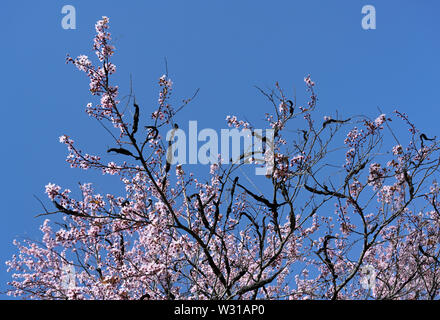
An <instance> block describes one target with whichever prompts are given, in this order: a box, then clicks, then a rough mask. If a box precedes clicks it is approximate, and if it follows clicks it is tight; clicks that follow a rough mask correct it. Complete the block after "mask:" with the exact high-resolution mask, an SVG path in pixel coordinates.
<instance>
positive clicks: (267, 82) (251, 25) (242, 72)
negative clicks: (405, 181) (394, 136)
mask: <svg viewBox="0 0 440 320" xmlns="http://www.w3.org/2000/svg"><path fill="white" fill-rule="evenodd" d="M67 4H70V5H73V6H75V8H76V14H77V21H76V23H77V29H76V30H64V29H62V28H61V19H62V17H63V15H62V14H61V8H62V6H63V5H67ZM366 4H372V5H374V6H375V7H376V11H377V29H376V30H369V31H365V30H363V29H362V28H361V19H362V13H361V9H362V6H364V5H366ZM439 12H440V2H439V1H438V0H386V1H383V0H382V1H374V0H334V1H329V0H321V1H317V0H313V1H312V0H301V1H300V0H289V1H287V0H286V1H277V0H275V1H267V0H266V1H258V0H252V1H250V0H240V1H237V0H235V1H225V0H222V1H219V0H218V1H203V0H198V1H195V0H186V1H181V0H175V1H160V2H159V1H140V0H137V1H134V0H133V1H108V0H107V1H72V0H69V1H67V0H66V1H20V0H17V1H1V4H0V35H1V40H0V41H1V51H0V57H1V78H0V84H1V85H0V88H1V97H2V103H1V105H2V107H1V112H2V125H1V126H0V130H1V136H2V141H3V145H2V147H1V150H2V151H1V153H2V157H1V158H0V162H1V163H0V168H1V169H2V170H1V178H2V179H1V181H2V183H1V191H0V199H1V200H2V201H1V202H2V206H1V215H2V220H1V221H2V222H1V223H0V290H1V291H3V290H5V288H6V285H5V283H6V282H7V281H8V280H9V279H10V276H9V275H8V274H7V273H6V266H5V265H4V261H6V260H7V259H9V258H10V257H11V255H12V254H13V253H14V252H15V249H14V247H13V246H12V240H13V239H14V238H17V237H22V236H28V237H31V238H36V239H38V238H39V237H40V233H39V231H38V226H39V225H40V224H41V223H42V221H43V220H42V218H34V216H35V215H36V214H38V213H40V212H41V207H40V205H39V203H38V202H37V201H36V200H35V199H34V198H33V194H35V195H37V196H38V197H40V198H41V199H44V201H46V203H48V202H47V200H46V197H45V195H44V186H45V185H46V184H47V183H48V182H54V183H57V184H60V185H62V186H63V187H70V188H72V189H75V187H76V185H77V183H78V182H79V181H81V182H87V181H89V180H90V181H97V182H100V183H101V187H100V188H101V189H99V188H98V191H100V192H103V193H105V192H108V191H110V190H111V189H112V188H115V189H117V186H112V185H105V188H104V183H105V182H106V181H110V180H106V179H107V178H103V177H101V176H100V174H96V175H91V176H90V175H85V174H84V173H83V172H81V171H79V170H73V169H70V168H69V167H68V165H67V164H66V163H65V162H64V160H65V156H66V149H65V147H64V146H63V145H61V144H60V143H59V142H58V137H59V136H60V135H62V134H68V135H69V136H71V137H72V138H73V139H74V140H75V141H77V142H78V143H79V144H80V145H81V147H82V148H83V149H84V150H87V151H90V152H104V151H105V150H106V148H107V147H108V143H110V142H109V141H110V140H108V139H107V136H106V133H105V132H104V131H103V130H102V129H101V128H100V127H99V125H98V124H97V122H96V121H93V120H89V118H88V117H87V115H86V114H85V112H84V106H85V105H86V103H88V102H89V101H93V100H92V99H91V98H90V96H89V93H88V81H87V79H86V77H85V75H84V74H82V73H81V72H79V71H76V70H75V69H74V68H73V67H72V66H71V65H66V64H65V56H66V54H67V53H70V54H71V55H72V56H77V55H79V54H86V55H89V56H91V55H92V52H91V41H92V38H93V35H94V23H95V22H96V20H98V19H99V18H100V17H101V16H103V15H106V16H108V17H110V25H111V31H112V33H113V36H114V38H115V45H116V47H117V54H116V56H115V60H114V61H115V63H116V64H117V67H118V71H117V76H116V78H115V79H116V80H117V81H118V83H119V85H120V87H121V92H122V94H126V93H128V90H129V86H128V84H129V77H130V74H131V75H132V77H133V86H134V90H135V93H136V97H137V100H138V101H139V102H140V104H141V105H143V106H145V107H148V106H149V105H152V104H153V103H154V102H155V101H156V99H157V93H158V90H157V85H156V82H157V79H158V77H159V76H160V75H162V74H163V73H164V70H165V69H164V57H167V60H168V67H169V73H170V76H171V78H172V79H173V80H174V82H175V86H176V89H175V95H176V96H177V97H182V98H185V97H189V96H191V95H192V93H193V92H194V90H195V89H196V88H200V94H199V96H198V98H197V100H196V101H195V102H194V103H193V104H192V105H191V109H189V110H187V111H186V113H185V114H184V115H183V117H182V119H183V120H184V121H187V120H198V121H199V127H211V128H223V127H225V124H224V118H225V116H226V115H228V114H236V115H238V116H244V117H247V118H248V119H254V118H255V117H258V118H261V116H263V115H264V112H266V111H267V110H266V109H265V108H268V104H267V103H266V101H265V100H264V99H263V98H262V96H261V95H259V94H258V93H257V91H256V90H255V88H254V87H253V86H254V85H258V86H261V87H272V86H273V84H274V83H275V81H279V82H280V84H281V85H282V86H283V87H284V88H285V89H286V90H287V91H288V92H292V91H293V88H296V91H297V93H298V96H299V97H300V98H301V97H302V96H304V90H303V89H304V86H303V78H304V76H305V75H307V74H309V73H310V74H311V75H312V78H313V80H315V81H316V83H317V92H318V95H319V99H320V100H319V105H318V106H319V108H320V109H322V110H328V113H329V114H330V113H333V112H334V111H335V110H336V109H337V110H339V112H340V113H342V114H349V115H352V114H359V113H364V114H366V115H369V116H372V117H374V116H376V115H377V107H380V108H381V109H382V110H383V111H384V112H386V113H390V112H391V111H392V110H394V109H395V108H399V110H401V111H404V112H406V113H408V114H409V115H410V117H411V118H412V119H413V120H414V121H415V122H416V123H417V124H419V126H420V127H422V128H425V129H426V131H427V132H429V133H430V134H431V135H437V136H440V132H438V119H439V116H440V111H439V107H440V105H439V102H438V99H439V97H438V92H439V84H440V81H439V77H440V63H439V58H440V38H439V31H440V19H439V18H438V17H439ZM111 181H114V180H111ZM98 185H99V184H98ZM1 297H5V296H1Z"/></svg>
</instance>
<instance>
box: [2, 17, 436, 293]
mask: <svg viewBox="0 0 440 320" xmlns="http://www.w3.org/2000/svg"><path fill="white" fill-rule="evenodd" d="M108 23H109V19H108V18H107V17H103V19H102V20H100V21H98V22H97V24H96V32H97V35H96V36H95V38H94V45H93V48H94V51H95V53H96V55H97V57H98V60H99V63H98V65H94V64H93V63H92V62H91V60H89V58H88V57H87V56H84V55H82V56H79V57H78V58H76V59H73V58H71V57H69V56H68V58H67V62H68V63H72V64H73V65H75V66H76V67H77V68H78V69H80V70H82V71H84V72H85V73H86V74H87V76H88V77H89V79H90V92H91V94H92V95H94V96H98V97H100V101H99V103H97V104H96V105H93V104H92V103H89V104H88V105H87V109H86V111H87V113H88V114H89V115H90V116H91V117H95V118H97V119H98V120H99V121H101V122H105V121H107V122H108V123H110V124H111V129H110V128H107V127H106V128H107V130H108V132H109V133H110V134H111V138H113V139H114V147H112V148H110V149H109V150H108V153H109V155H106V156H113V157H114V156H115V155H116V156H118V159H120V163H116V162H113V161H111V162H108V161H104V160H103V158H104V157H106V156H104V155H102V156H101V155H90V154H87V153H84V152H82V151H81V150H80V149H79V148H78V147H77V146H76V145H75V144H74V141H73V140H72V139H71V138H70V137H68V136H66V135H64V136H62V137H61V138H60V142H61V143H64V144H65V145H66V146H67V149H68V151H69V154H68V156H67V162H68V163H69V164H70V165H71V167H73V168H81V169H83V170H89V169H98V170H101V171H102V172H103V173H104V174H109V175H113V176H117V177H118V178H119V179H121V181H122V182H123V184H124V185H125V192H126V196H125V197H118V196H115V195H112V194H107V195H101V194H96V193H95V192H94V190H93V187H92V185H91V184H83V185H81V186H80V192H81V193H82V197H81V199H79V200H78V199H75V198H74V197H72V196H71V195H70V194H71V191H70V190H69V189H64V190H63V189H62V188H61V187H60V186H58V185H55V184H52V183H49V184H48V185H47V186H46V193H47V195H48V197H49V199H50V200H51V201H52V202H53V205H54V210H53V211H49V210H46V209H45V212H44V213H42V215H45V216H46V215H55V214H59V215H61V217H62V221H61V223H60V222H56V220H55V221H53V222H50V221H49V220H45V221H44V223H43V225H42V227H41V231H42V232H43V237H42V240H41V241H24V242H21V243H19V242H15V244H16V245H17V247H18V250H19V253H18V255H16V256H14V257H13V258H12V259H11V260H10V261H8V262H7V264H8V266H9V270H10V271H13V278H14V279H13V281H11V282H10V285H11V289H10V292H9V293H10V294H12V295H16V296H22V297H25V298H26V297H27V298H40V299H262V298H263V299H366V298H373V299H435V298H437V297H438V295H439V288H440V271H439V270H438V265H439V263H440V261H439V254H440V250H439V239H440V212H439V207H440V203H439V193H440V188H439V186H438V185H437V183H436V180H435V176H436V173H437V170H438V167H439V164H440V162H439V161H440V158H439V154H438V151H439V147H438V142H437V140H436V139H430V138H428V136H427V135H426V134H424V133H421V132H420V131H419V130H418V129H417V128H416V127H415V125H414V124H413V123H412V122H410V120H409V119H408V117H407V115H405V114H403V113H400V112H398V111H395V113H394V115H393V116H392V117H387V116H386V115H384V114H381V115H380V116H379V117H377V119H375V120H370V119H368V118H367V117H360V116H357V117H351V118H346V119H340V118H338V117H335V118H333V117H330V116H326V117H324V119H323V120H315V119H314V115H315V113H316V105H317V96H316V94H315V91H314V87H315V83H314V82H313V81H312V80H311V78H310V77H306V78H305V84H306V89H307V90H308V92H309V93H310V100H309V102H307V103H306V104H305V105H303V106H301V105H298V104H297V102H296V99H293V100H290V99H289V98H288V97H287V96H286V95H285V93H284V92H283V90H282V89H281V87H280V86H279V85H278V84H276V86H275V88H274V90H273V91H271V92H265V91H261V92H262V93H263V94H264V95H265V96H266V97H267V98H268V100H269V102H270V103H271V104H272V105H273V107H274V110H273V112H272V113H270V114H266V119H267V127H269V128H271V129H273V132H274V134H273V142H272V144H273V145H272V148H271V151H272V152H271V153H269V152H268V149H269V148H267V147H268V146H267V145H268V137H266V136H261V135H258V134H257V133H256V132H257V131H256V130H255V127H254V126H252V125H251V124H250V123H248V122H244V121H239V120H238V119H237V118H236V117H235V116H234V117H228V118H227V124H228V125H229V126H232V127H236V128H246V129H248V130H250V132H252V135H253V136H254V138H256V140H260V142H261V143H262V144H263V145H265V146H266V150H264V148H263V150H262V151H261V153H260V156H264V159H265V160H266V162H269V163H270V164H271V169H270V170H268V171H267V174H266V176H265V177H264V176H263V177H259V179H260V180H261V181H262V182H264V183H265V186H264V187H263V186H262V188H264V192H261V191H259V189H258V188H257V187H256V186H255V184H254V183H253V182H252V181H251V180H246V177H247V176H245V175H244V172H243V171H242V170H241V167H242V166H244V163H242V162H240V163H238V162H234V163H231V164H224V163H222V161H221V160H220V161H218V163H213V164H211V166H210V170H209V174H208V173H207V175H209V177H208V179H204V178H203V177H199V178H197V177H195V176H194V174H192V173H189V172H186V171H188V170H187V168H185V167H184V166H183V165H177V166H175V168H174V169H173V170H171V169H172V167H173V166H172V164H171V161H170V154H169V153H168V152H167V147H168V146H170V144H171V141H167V140H166V139H164V138H163V136H164V134H163V133H164V130H166V129H170V130H171V132H174V131H173V130H176V129H177V128H178V127H177V125H176V124H175V122H174V119H175V116H176V114H177V112H178V111H180V110H181V109H182V108H183V107H184V106H185V105H186V104H187V103H189V102H190V101H191V99H187V100H185V101H184V104H183V105H182V106H179V107H173V106H172V103H171V100H170V96H171V92H172V88H173V83H172V81H171V80H170V79H169V78H168V76H167V75H164V76H162V77H161V78H160V79H159V86H160V93H159V99H158V105H157V109H156V110H154V111H153V112H152V113H151V115H150V123H149V124H148V125H146V126H141V125H140V123H139V122H140V121H139V118H140V112H141V111H142V108H141V107H140V106H139V105H138V104H137V102H136V101H135V100H134V101H133V100H130V101H132V102H133V104H132V106H131V105H130V106H129V107H130V109H129V110H130V111H133V112H126V110H123V109H124V108H123V107H122V106H121V105H122V104H121V102H120V101H118V87H117V86H115V85H113V84H112V83H111V76H112V74H114V73H115V71H116V67H115V65H114V64H112V62H111V57H112V55H113V53H114V47H113V46H112V45H111V44H110V42H111V37H110V33H109V32H108V26H109V25H108ZM130 98H133V96H132V95H130ZM393 118H395V119H396V120H398V121H403V122H404V124H405V125H406V126H408V128H409V133H403V134H402V135H401V137H400V136H399V137H398V136H397V135H396V134H395V133H394V132H393V131H392V129H391V126H390V122H391V121H392V119H393ZM295 128H297V130H296V131H292V129H295ZM115 132H117V133H115ZM292 132H294V133H292ZM344 139H345V140H344ZM387 139H388V140H391V141H388V140H387ZM400 140H402V141H400ZM404 141H409V142H407V143H406V144H405V143H404ZM388 145H389V146H390V147H388ZM240 158H246V157H245V155H244V154H243V155H242V156H241V157H240ZM256 158H257V155H256V154H255V153H254V154H252V157H250V158H248V160H249V162H252V161H254V162H255V161H256ZM257 165H258V163H257ZM205 178H206V177H205ZM202 181H205V182H202Z"/></svg>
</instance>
